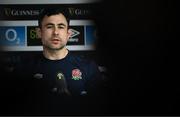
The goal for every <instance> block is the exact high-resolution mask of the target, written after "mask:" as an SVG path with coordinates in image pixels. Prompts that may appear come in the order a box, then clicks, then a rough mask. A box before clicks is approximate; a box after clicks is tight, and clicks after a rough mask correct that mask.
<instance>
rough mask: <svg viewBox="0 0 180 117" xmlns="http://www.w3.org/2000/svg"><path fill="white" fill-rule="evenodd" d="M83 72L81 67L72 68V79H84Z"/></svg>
mask: <svg viewBox="0 0 180 117" xmlns="http://www.w3.org/2000/svg"><path fill="white" fill-rule="evenodd" d="M81 75H82V73H81V71H80V70H79V69H73V70H72V79H73V80H80V79H82V76H81Z"/></svg>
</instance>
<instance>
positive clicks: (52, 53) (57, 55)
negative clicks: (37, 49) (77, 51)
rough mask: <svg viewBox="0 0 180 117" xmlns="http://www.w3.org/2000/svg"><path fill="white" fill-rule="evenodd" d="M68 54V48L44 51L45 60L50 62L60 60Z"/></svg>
mask: <svg viewBox="0 0 180 117" xmlns="http://www.w3.org/2000/svg"><path fill="white" fill-rule="evenodd" d="M67 54H68V50H67V48H62V49H61V50H49V49H44V50H43V55H44V56H45V58H47V59H49V60H60V59H63V58H65V57H66V55H67Z"/></svg>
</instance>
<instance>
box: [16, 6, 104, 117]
mask: <svg viewBox="0 0 180 117" xmlns="http://www.w3.org/2000/svg"><path fill="white" fill-rule="evenodd" d="M38 23H39V29H38V30H37V34H38V36H39V37H40V38H41V40H42V45H43V53H42V55H41V56H37V57H35V59H33V60H30V61H31V62H30V61H28V62H27V61H25V62H27V63H28V65H27V66H25V67H24V66H23V67H20V70H19V71H20V72H21V76H20V77H21V80H22V81H23V82H21V85H20V86H19V87H20V88H19V89H21V91H20V92H21V94H22V95H23V96H22V97H23V98H22V97H21V99H22V100H21V101H20V102H21V103H22V105H21V109H22V112H23V113H24V114H27V115H91V114H103V112H102V110H103V109H102V107H104V105H103V101H104V99H105V97H103V95H102V94H103V93H104V92H103V91H102V90H101V89H102V77H101V73H100V72H99V70H98V66H97V65H96V64H95V62H93V61H90V60H87V59H84V58H82V57H79V56H77V55H73V54H72V53H71V52H70V51H69V50H68V49H67V48H66V44H67V42H68V39H69V37H70V35H71V30H70V29H69V19H68V12H67V11H65V10H64V9H44V10H43V11H42V13H41V14H40V19H39V21H38ZM22 69H23V73H22ZM22 74H23V75H22ZM21 87H23V88H21ZM103 111H104V110H103Z"/></svg>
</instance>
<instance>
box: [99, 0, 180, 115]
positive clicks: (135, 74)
mask: <svg viewBox="0 0 180 117" xmlns="http://www.w3.org/2000/svg"><path fill="white" fill-rule="evenodd" d="M96 13H97V15H96V16H97V17H96V18H97V20H96V21H97V24H98V27H99V34H100V37H101V38H100V39H99V43H98V44H99V50H100V51H101V53H102V60H104V61H106V62H105V63H106V64H107V66H108V74H109V84H110V88H109V108H110V110H109V111H108V112H109V113H110V114H112V115H180V111H179V110H180V107H179V94H180V93H179V92H180V86H179V82H178V79H179V73H178V59H177V56H178V53H179V52H178V45H177V39H178V37H179V36H178V35H177V33H178V32H179V28H178V26H179V21H178V19H177V16H178V4H177V3H176V1H172V0H166V1H165V0H157V1H156V0H119V1H111V2H110V1H108V0H104V1H103V4H101V5H99V6H98V8H97V11H96ZM103 58H105V59H103Z"/></svg>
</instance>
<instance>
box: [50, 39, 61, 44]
mask: <svg viewBox="0 0 180 117" xmlns="http://www.w3.org/2000/svg"><path fill="white" fill-rule="evenodd" d="M59 41H60V40H59V39H52V40H51V42H52V43H53V44H58V43H59Z"/></svg>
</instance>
